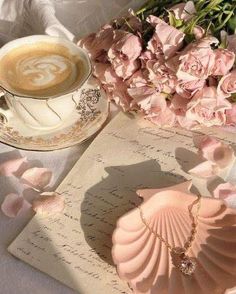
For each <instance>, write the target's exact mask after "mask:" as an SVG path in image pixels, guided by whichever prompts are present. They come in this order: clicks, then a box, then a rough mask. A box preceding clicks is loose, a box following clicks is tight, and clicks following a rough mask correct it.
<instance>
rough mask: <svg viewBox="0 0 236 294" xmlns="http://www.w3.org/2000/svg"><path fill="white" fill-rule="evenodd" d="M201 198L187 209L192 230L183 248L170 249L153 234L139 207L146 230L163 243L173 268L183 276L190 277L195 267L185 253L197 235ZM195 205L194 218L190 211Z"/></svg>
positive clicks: (193, 262)
mask: <svg viewBox="0 0 236 294" xmlns="http://www.w3.org/2000/svg"><path fill="white" fill-rule="evenodd" d="M200 199H201V197H200V196H198V198H197V199H196V200H195V201H194V202H193V204H192V205H191V206H190V207H189V215H190V218H191V220H192V229H191V234H190V236H189V237H188V239H187V241H186V242H185V244H184V246H183V247H172V246H171V245H170V244H169V243H168V242H167V240H165V239H164V238H163V237H162V236H161V235H160V234H159V233H157V232H155V231H154V230H153V229H152V228H151V227H150V226H149V224H148V222H147V221H146V219H145V217H144V213H143V211H142V209H141V207H140V206H138V208H139V212H140V217H141V220H142V222H143V223H144V225H145V226H146V227H147V228H148V230H149V231H150V232H151V233H152V234H154V236H156V237H157V238H158V239H159V240H160V241H161V242H162V243H164V244H165V245H166V246H167V248H168V249H169V250H170V255H171V257H172V263H173V265H174V266H175V267H177V268H178V269H179V270H180V272H181V273H182V274H184V275H187V276H191V275H192V274H193V273H194V271H195V269H196V266H197V263H196V261H195V260H194V259H193V258H191V257H189V256H188V255H187V251H188V250H189V249H190V248H191V246H192V243H193V241H194V240H195V237H196V234H197V226H198V215H199V210H200V206H201V201H200ZM196 204H197V212H196V216H195V217H194V216H193V213H192V209H193V207H194V205H196Z"/></svg>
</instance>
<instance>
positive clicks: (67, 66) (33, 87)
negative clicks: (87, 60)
mask: <svg viewBox="0 0 236 294" xmlns="http://www.w3.org/2000/svg"><path fill="white" fill-rule="evenodd" d="M0 61H1V67H0V81H1V85H2V86H3V87H4V88H6V89H8V90H9V91H12V92H13V93H19V94H22V95H29V96H31V95H33V96H34V97H39V98H40V97H42V96H43V97H48V96H49V97H50V96H52V95H57V94H58V93H63V92H65V91H68V89H71V88H72V87H74V85H75V84H78V83H79V82H80V79H81V76H82V73H83V70H84V64H83V62H82V61H81V59H80V57H79V56H78V55H72V54H71V53H70V52H69V50H68V49H67V48H66V47H64V46H62V45H59V44H56V45H55V44H52V45H51V44H48V43H37V44H34V45H26V46H21V47H19V48H16V49H12V50H11V51H10V52H8V53H7V54H6V55H5V56H4V57H2V58H1V60H0Z"/></svg>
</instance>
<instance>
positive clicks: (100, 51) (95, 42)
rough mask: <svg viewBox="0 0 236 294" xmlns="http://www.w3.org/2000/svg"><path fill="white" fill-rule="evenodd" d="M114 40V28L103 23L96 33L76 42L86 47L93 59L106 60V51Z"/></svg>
mask: <svg viewBox="0 0 236 294" xmlns="http://www.w3.org/2000/svg"><path fill="white" fill-rule="evenodd" d="M113 42H114V29H113V28H112V27H111V26H110V25H105V26H103V27H102V28H101V30H100V31H99V32H98V33H96V34H91V35H89V36H87V37H85V38H83V39H81V40H80V41H79V42H78V46H80V47H82V48H84V49H86V50H87V51H88V53H89V55H90V57H91V59H92V60H94V61H100V62H105V61H107V51H108V50H109V49H110V47H111V46H112V44H113Z"/></svg>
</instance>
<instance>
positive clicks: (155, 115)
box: [145, 94, 176, 127]
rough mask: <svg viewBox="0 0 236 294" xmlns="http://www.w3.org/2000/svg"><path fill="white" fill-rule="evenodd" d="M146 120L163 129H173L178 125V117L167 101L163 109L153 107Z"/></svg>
mask: <svg viewBox="0 0 236 294" xmlns="http://www.w3.org/2000/svg"><path fill="white" fill-rule="evenodd" d="M162 95H163V94H162ZM163 97H165V96H163ZM145 118H146V119H148V120H149V121H151V122H152V123H154V124H156V125H158V126H162V127H166V126H168V127H173V126H174V125H175V124H176V115H175V113H174V112H173V111H172V110H171V109H170V107H169V105H168V104H167V102H166V101H165V103H164V105H163V106H161V107H160V106H158V105H157V106H156V107H152V108H151V109H150V111H149V113H148V115H146V117H145Z"/></svg>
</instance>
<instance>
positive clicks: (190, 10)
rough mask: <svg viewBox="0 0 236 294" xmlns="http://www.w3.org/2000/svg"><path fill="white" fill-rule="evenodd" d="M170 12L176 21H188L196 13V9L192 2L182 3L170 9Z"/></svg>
mask: <svg viewBox="0 0 236 294" xmlns="http://www.w3.org/2000/svg"><path fill="white" fill-rule="evenodd" d="M170 11H171V12H173V13H174V16H175V18H176V19H181V20H184V21H188V20H190V19H191V18H192V17H193V16H194V14H195V13H196V8H195V5H194V3H193V1H188V2H187V3H184V2H183V3H179V4H176V5H174V6H173V7H171V9H170Z"/></svg>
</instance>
